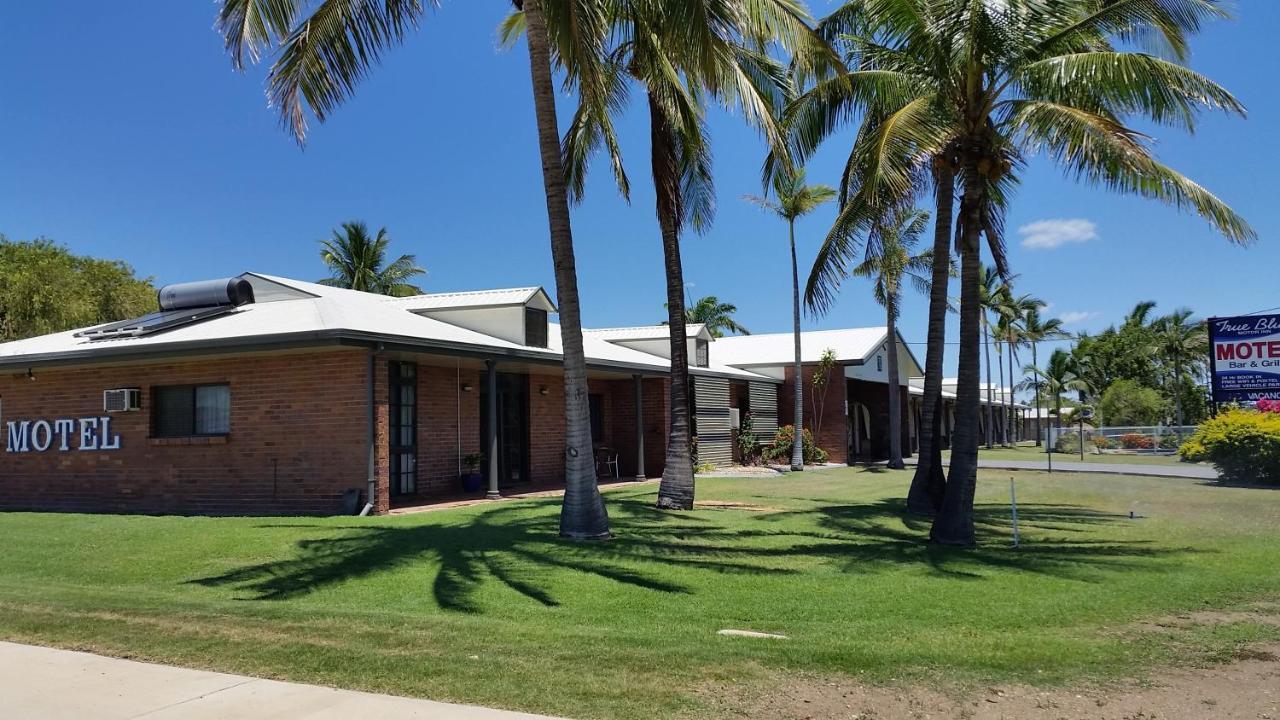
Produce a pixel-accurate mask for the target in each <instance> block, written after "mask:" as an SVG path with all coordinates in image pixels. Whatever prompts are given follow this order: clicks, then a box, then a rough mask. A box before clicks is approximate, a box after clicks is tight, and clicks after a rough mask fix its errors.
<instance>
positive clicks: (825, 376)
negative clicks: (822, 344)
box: [809, 348, 836, 442]
mask: <svg viewBox="0 0 1280 720" xmlns="http://www.w3.org/2000/svg"><path fill="white" fill-rule="evenodd" d="M835 367H836V351H835V350H832V349H831V348H827V349H826V350H823V351H822V357H820V358H818V367H816V368H814V370H813V394H812V396H810V398H809V403H810V407H811V409H812V410H813V422H812V425H813V437H814V441H815V442H817V439H818V438H819V437H821V433H822V411H823V410H824V409H825V408H826V406H827V382H829V381H830V380H831V371H832V370H835Z"/></svg>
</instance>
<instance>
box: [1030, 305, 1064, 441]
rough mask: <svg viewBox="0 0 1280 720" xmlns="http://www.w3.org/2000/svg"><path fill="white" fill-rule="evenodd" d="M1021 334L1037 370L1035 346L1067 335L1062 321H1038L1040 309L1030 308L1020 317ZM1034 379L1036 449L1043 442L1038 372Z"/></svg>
mask: <svg viewBox="0 0 1280 720" xmlns="http://www.w3.org/2000/svg"><path fill="white" fill-rule="evenodd" d="M1022 333H1023V338H1024V339H1025V340H1026V341H1027V342H1028V343H1030V344H1031V366H1032V367H1034V368H1038V367H1039V366H1040V358H1039V357H1037V353H1036V349H1037V346H1038V345H1039V344H1040V343H1042V342H1044V341H1045V340H1056V339H1058V338H1064V337H1067V336H1068V333H1067V332H1066V331H1064V330H1063V329H1062V320H1059V319H1058V318H1049V319H1047V320H1041V319H1040V308H1030V309H1028V310H1027V313H1026V314H1025V315H1023V317H1022ZM1032 377H1033V378H1035V383H1034V386H1033V387H1034V388H1035V402H1036V447H1041V446H1042V445H1043V444H1044V440H1043V439H1041V437H1040V374H1039V371H1037V372H1036V373H1034V374H1033V375H1032Z"/></svg>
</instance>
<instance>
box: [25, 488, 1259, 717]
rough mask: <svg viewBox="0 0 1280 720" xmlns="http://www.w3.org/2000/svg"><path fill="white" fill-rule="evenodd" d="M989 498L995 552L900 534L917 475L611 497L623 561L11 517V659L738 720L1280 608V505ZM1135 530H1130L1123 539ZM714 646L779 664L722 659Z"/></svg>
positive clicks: (514, 545)
mask: <svg viewBox="0 0 1280 720" xmlns="http://www.w3.org/2000/svg"><path fill="white" fill-rule="evenodd" d="M1008 477H1009V473H1008V472H1007V471H1005V472H1000V473H998V474H997V473H992V474H990V475H984V477H983V480H982V482H981V483H980V487H979V497H978V519H979V523H980V527H981V532H982V538H981V539H982V545H981V547H980V548H978V549H974V550H950V551H949V550H941V549H936V548H930V547H928V546H926V545H924V544H922V543H921V542H920V539H921V538H922V537H923V536H924V534H925V532H926V529H927V528H926V525H925V524H923V523H921V522H918V521H915V520H911V521H906V522H904V520H903V518H902V515H901V509H902V503H901V501H900V498H901V496H902V495H903V493H904V491H905V487H906V484H907V482H908V478H909V475H908V474H907V473H905V472H889V471H883V470H875V469H861V470H855V469H839V470H832V471H821V472H807V473H805V474H804V475H803V476H796V475H790V476H784V477H776V478H767V479H751V480H742V479H706V480H702V481H700V482H699V499H700V500H707V501H716V502H718V503H719V505H717V506H715V507H706V508H705V509H701V510H697V511H694V512H690V513H664V512H658V511H656V510H654V509H652V508H651V506H650V504H651V501H652V500H653V495H654V491H655V488H654V486H653V485H644V486H629V487H624V488H621V489H618V490H613V491H611V492H609V493H608V494H607V499H608V503H609V510H610V514H611V517H612V519H613V526H614V529H615V530H616V532H617V534H618V538H617V539H616V540H614V541H612V542H609V543H605V544H594V545H575V544H570V543H565V542H561V541H559V540H557V539H555V538H554V537H553V534H554V531H555V528H556V516H557V511H558V504H557V503H558V501H557V500H556V499H541V500H528V501H520V502H507V503H501V504H496V505H486V506H477V507H471V508H463V509H456V510H447V511H439V512H431V513H423V514H418V515H412V516H402V517H394V518H323V519H316V518H295V519H280V518H227V519H213V518H159V517H155V518H153V517H121V516H89V515H56V514H6V515H0V545H2V546H3V548H4V552H3V553H0V638H4V639H9V640H15V641H22V642H35V643H46V644H51V645H59V646H65V647H74V648H81V649H88V650H93V651H98V652H106V653H111V654H117V655H125V656H129V657H135V658H144V659H152V660H159V661H168V662H173V663H178V664H184V665H190V666H197V667H207V668H215V669H219V670H224V671H229V672H242V673H248V674H253V675H263V676H272V677H278V678H286V679H292V680H300V681H311V682H320V683H328V684H332V685H338V686H345V687H352V688H360V689H366V690H372V691H381V692H392V693H399V694H408V695H420V696H426V697H431V698H435V699H441V700H454V701H465V702H471V703H479V704H486V705H494V706H501V707H509V708H519V709H525V710H531V711H538V712H545V713H551V714H562V715H567V716H571V717H575V718H623V719H624V720H625V719H628V718H635V719H641V718H643V719H644V720H652V718H655V717H661V718H666V717H697V718H707V717H738V716H739V715H737V712H738V711H739V709H737V708H734V707H732V706H731V705H727V704H726V703H724V702H719V701H717V700H718V699H717V698H716V697H713V696H712V695H711V693H710V691H709V690H708V688H715V687H724V686H734V687H742V686H747V685H749V686H752V687H754V688H757V689H764V690H767V689H768V688H769V687H772V686H773V684H782V683H785V682H786V681H787V678H788V677H789V676H794V674H797V673H803V674H805V675H806V676H808V677H815V676H816V677H841V676H853V677H856V678H858V679H861V680H863V681H866V682H897V683H907V682H912V681H913V680H926V681H928V682H930V683H931V684H935V685H936V684H937V678H938V677H939V676H943V677H946V678H947V679H948V682H954V683H956V684H957V687H961V686H964V685H972V684H975V683H996V682H1028V683H1033V684H1041V685H1043V684H1055V683H1063V682H1082V681H1089V680H1097V679H1101V680H1106V679H1113V678H1117V677H1127V676H1131V675H1133V674H1135V673H1138V674H1140V673H1142V672H1143V670H1144V669H1147V668H1151V667H1153V666H1156V665H1160V664H1163V663H1167V662H1175V661H1176V662H1195V661H1203V660H1209V659H1215V658H1222V657H1225V656H1226V655H1227V654H1228V653H1229V652H1230V651H1231V650H1232V649H1234V648H1235V647H1236V645H1237V644H1238V643H1241V642H1244V641H1247V640H1251V639H1260V638H1264V637H1274V636H1275V634H1276V632H1277V631H1276V629H1275V628H1274V627H1272V628H1270V629H1268V627H1267V626H1266V625H1265V624H1254V623H1245V624H1237V625H1233V626H1229V627H1226V628H1220V629H1213V630H1204V629H1201V630H1197V631H1186V632H1184V633H1181V634H1179V633H1172V632H1167V633H1159V634H1153V633H1150V632H1147V631H1143V630H1140V629H1139V628H1138V626H1137V624H1136V621H1137V620H1139V619H1142V618H1153V617H1160V616H1165V615H1168V614H1171V613H1176V612H1181V611H1187V610H1191V609H1203V608H1213V607H1227V606H1233V605H1236V604H1239V603H1244V602H1248V601H1251V600H1255V599H1261V598H1277V597H1280V563H1277V562H1276V550H1275V531H1276V528H1277V527H1280V491H1269V490H1262V489H1243V488H1229V487H1214V486H1206V485H1202V484H1198V483H1195V482H1190V481H1180V480H1162V479H1150V478H1148V479H1144V478H1128V477H1123V476H1108V477H1102V476H1089V475H1079V474H1075V475H1069V476H1053V477H1049V476H1047V475H1045V474H1042V473H1019V474H1018V477H1019V478H1020V480H1019V487H1018V499H1019V503H1020V511H1021V520H1022V530H1023V540H1024V546H1023V547H1022V548H1021V549H1020V550H1013V549H1011V548H1010V547H1009V541H1008V540H1009V535H1008V526H1009V522H1008V507H1007V499H1008ZM1130 511H1134V512H1136V514H1137V515H1138V516H1139V518H1138V519H1129V517H1128V516H1129V513H1130ZM721 628H740V629H751V630H762V631H772V632H780V633H784V634H787V635H789V636H791V638H792V639H790V640H786V641H772V640H754V639H743V638H726V637H719V636H717V635H716V634H715V632H716V631H717V630H719V629H721Z"/></svg>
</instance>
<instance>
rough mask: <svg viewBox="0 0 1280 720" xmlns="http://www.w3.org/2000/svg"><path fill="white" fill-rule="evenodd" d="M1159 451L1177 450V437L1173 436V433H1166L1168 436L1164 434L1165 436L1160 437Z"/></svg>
mask: <svg viewBox="0 0 1280 720" xmlns="http://www.w3.org/2000/svg"><path fill="white" fill-rule="evenodd" d="M1160 449H1161V450H1177V449H1178V436H1177V435H1175V434H1173V433H1168V434H1165V435H1161V436H1160Z"/></svg>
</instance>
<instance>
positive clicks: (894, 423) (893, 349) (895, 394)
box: [885, 295, 906, 470]
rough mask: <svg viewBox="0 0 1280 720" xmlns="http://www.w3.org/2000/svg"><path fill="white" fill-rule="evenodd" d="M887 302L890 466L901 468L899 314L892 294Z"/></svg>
mask: <svg viewBox="0 0 1280 720" xmlns="http://www.w3.org/2000/svg"><path fill="white" fill-rule="evenodd" d="M887 300H888V302H887V303H886V304H885V305H886V307H885V310H886V312H885V315H886V316H887V321H886V323H885V325H886V328H887V330H888V333H887V335H888V337H889V348H888V350H887V351H886V353H885V354H886V355H887V356H888V357H887V358H886V361H887V362H888V364H889V368H888V370H889V372H888V384H889V468H890V469H892V470H901V469H902V468H904V467H906V464H905V463H903V462H902V405H901V403H902V388H901V387H899V386H898V322H897V319H896V316H897V314H898V308H897V303H896V301H895V299H894V297H893V296H892V295H889V297H888V298H887Z"/></svg>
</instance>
